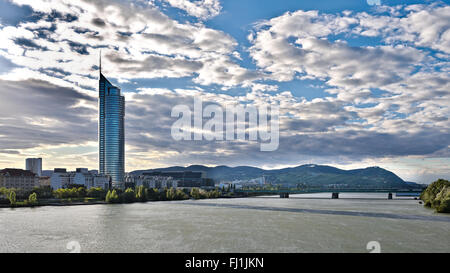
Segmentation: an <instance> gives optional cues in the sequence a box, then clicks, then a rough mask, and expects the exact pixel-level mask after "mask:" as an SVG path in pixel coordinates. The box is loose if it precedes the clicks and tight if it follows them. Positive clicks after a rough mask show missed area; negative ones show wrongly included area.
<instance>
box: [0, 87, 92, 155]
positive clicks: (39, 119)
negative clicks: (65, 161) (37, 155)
mask: <svg viewBox="0 0 450 273" xmlns="http://www.w3.org/2000/svg"><path fill="white" fill-rule="evenodd" d="M81 101H83V102H84V105H91V107H93V108H94V109H95V106H96V105H97V103H96V102H97V100H96V98H93V97H91V96H88V95H86V94H83V93H81V92H78V91H76V90H74V89H71V88H67V87H61V86H57V85H54V84H51V83H49V82H46V81H41V80H33V79H30V80H25V81H4V80H0V117H2V119H0V127H1V128H2V130H1V135H2V137H0V150H11V149H12V150H15V149H23V148H32V147H37V146H39V145H45V144H55V145H56V144H64V143H66V144H67V143H77V144H79V143H81V142H83V141H88V140H91V141H95V139H96V132H97V123H96V122H95V120H93V119H92V117H93V116H95V114H96V113H97V111H96V110H94V109H92V108H89V107H86V106H82V105H79V103H80V102H81Z"/></svg>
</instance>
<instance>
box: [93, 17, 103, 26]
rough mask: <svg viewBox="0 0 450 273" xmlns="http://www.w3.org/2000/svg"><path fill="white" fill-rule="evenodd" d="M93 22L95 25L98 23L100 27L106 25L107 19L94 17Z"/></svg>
mask: <svg viewBox="0 0 450 273" xmlns="http://www.w3.org/2000/svg"><path fill="white" fill-rule="evenodd" d="M91 22H92V24H94V25H96V26H98V27H104V26H106V23H105V21H103V19H101V18H94V19H92V21H91Z"/></svg>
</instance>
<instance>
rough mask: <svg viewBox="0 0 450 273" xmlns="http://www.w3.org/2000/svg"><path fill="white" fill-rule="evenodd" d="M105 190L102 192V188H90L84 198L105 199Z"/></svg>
mask: <svg viewBox="0 0 450 273" xmlns="http://www.w3.org/2000/svg"><path fill="white" fill-rule="evenodd" d="M106 193H107V192H106V190H104V189H103V188H100V187H98V188H90V189H89V190H88V191H87V193H86V196H87V197H92V198H98V199H105V197H106Z"/></svg>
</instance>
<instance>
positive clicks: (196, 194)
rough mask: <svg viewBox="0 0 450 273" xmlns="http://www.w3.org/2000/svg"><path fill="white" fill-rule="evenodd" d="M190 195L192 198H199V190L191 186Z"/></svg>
mask: <svg viewBox="0 0 450 273" xmlns="http://www.w3.org/2000/svg"><path fill="white" fill-rule="evenodd" d="M190 195H191V197H192V198H194V199H200V198H201V196H200V191H199V189H198V188H192V189H191V193H190Z"/></svg>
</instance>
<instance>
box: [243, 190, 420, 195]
mask: <svg viewBox="0 0 450 273" xmlns="http://www.w3.org/2000/svg"><path fill="white" fill-rule="evenodd" d="M422 191H423V190H421V189H303V190H294V189H280V190H236V192H242V193H273V194H280V193H289V194H306V193H322V192H323V193H327V192H329V193H334V192H337V193H345V192H354V193H356V192H361V193H421V192H422Z"/></svg>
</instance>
